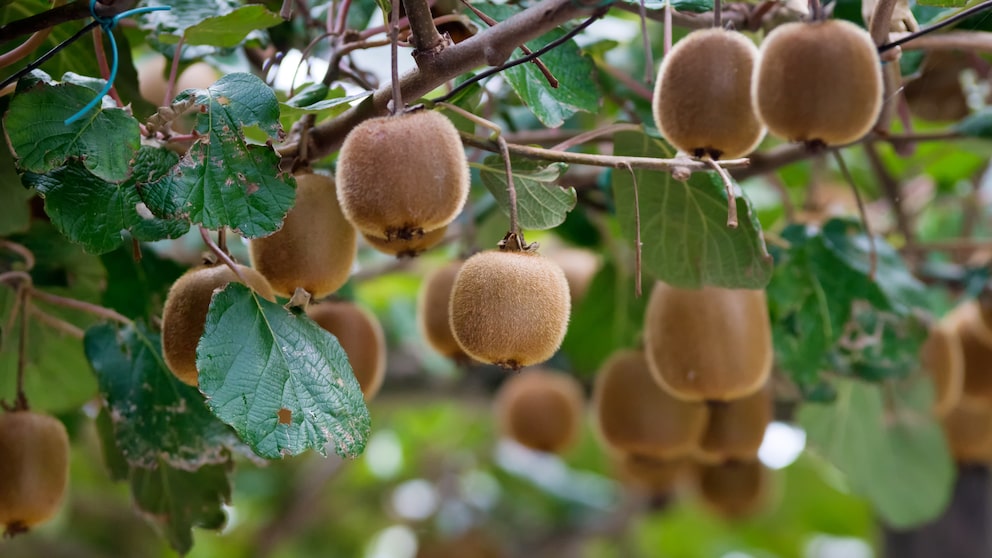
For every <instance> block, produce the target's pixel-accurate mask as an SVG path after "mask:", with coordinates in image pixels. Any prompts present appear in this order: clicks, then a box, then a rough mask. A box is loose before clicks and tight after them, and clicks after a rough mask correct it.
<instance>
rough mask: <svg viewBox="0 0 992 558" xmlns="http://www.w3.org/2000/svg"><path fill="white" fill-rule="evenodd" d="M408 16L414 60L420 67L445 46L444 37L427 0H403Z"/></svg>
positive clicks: (427, 63)
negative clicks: (435, 23) (438, 29)
mask: <svg viewBox="0 0 992 558" xmlns="http://www.w3.org/2000/svg"><path fill="white" fill-rule="evenodd" d="M403 7H404V8H406V17H407V19H408V20H409V22H410V44H412V45H413V60H414V61H415V62H416V63H417V66H418V67H422V66H427V65H429V64H430V61H431V60H432V59H433V58H434V57H436V56H437V55H438V53H440V52H441V51H442V50H444V47H445V40H444V37H442V36H441V34H440V33H438V31H437V26H436V25H434V16H433V15H432V14H431V7H430V4H429V3H428V2H427V0H403Z"/></svg>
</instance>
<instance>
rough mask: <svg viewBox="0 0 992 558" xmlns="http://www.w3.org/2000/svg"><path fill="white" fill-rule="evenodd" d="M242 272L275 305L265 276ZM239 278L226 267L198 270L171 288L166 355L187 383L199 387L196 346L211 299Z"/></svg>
mask: <svg viewBox="0 0 992 558" xmlns="http://www.w3.org/2000/svg"><path fill="white" fill-rule="evenodd" d="M237 267H238V271H239V272H240V273H241V275H242V276H243V277H244V278H245V281H247V282H248V287H250V288H251V289H252V290H253V291H255V292H256V293H258V294H259V295H260V296H261V297H262V298H264V299H267V300H269V301H271V302H275V300H276V297H275V293H273V292H272V287H271V286H270V285H269V282H268V281H267V280H266V279H265V277H264V276H262V274H261V273H259V272H257V271H255V270H254V269H252V268H250V267H245V266H243V265H238V266H237ZM231 281H238V282H240V280H239V279H238V277H237V275H235V274H234V272H233V271H231V268H229V267H227V266H226V265H224V264H218V265H212V266H207V267H196V268H193V269H190V270H189V271H187V272H186V273H184V274H183V275H182V276H181V277H180V278H179V279H176V282H175V283H173V284H172V287H171V288H170V289H169V294H168V295H167V296H166V297H165V308H164V309H163V310H162V356H164V357H165V363H166V364H167V365H168V366H169V370H171V371H172V373H173V374H175V375H176V377H177V378H179V379H180V380H181V381H182V382H183V383H185V384H189V385H191V386H196V385H198V383H199V382H198V378H199V372H198V371H197V369H196V346H197V345H199V344H200V337H201V336H202V335H203V330H204V327H205V326H206V322H207V311H208V310H209V309H210V299H211V297H212V296H213V294H214V291H215V290H216V289H222V288H224V287H225V286H227V284H228V283H230V282H231Z"/></svg>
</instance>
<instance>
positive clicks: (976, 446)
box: [943, 400, 992, 463]
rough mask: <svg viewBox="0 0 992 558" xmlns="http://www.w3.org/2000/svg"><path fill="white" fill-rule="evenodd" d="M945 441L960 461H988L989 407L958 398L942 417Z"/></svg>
mask: <svg viewBox="0 0 992 558" xmlns="http://www.w3.org/2000/svg"><path fill="white" fill-rule="evenodd" d="M943 426H944V433H945V434H946V436H947V445H948V447H949V448H950V450H951V455H952V456H954V459H956V460H957V461H960V462H964V463H992V407H989V405H988V404H987V403H986V402H984V401H982V402H976V401H968V400H962V401H960V402H959V403H958V405H957V406H956V407H954V409H952V410H951V412H950V413H949V414H948V415H947V416H945V417H944V418H943Z"/></svg>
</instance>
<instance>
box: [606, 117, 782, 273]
mask: <svg viewBox="0 0 992 558" xmlns="http://www.w3.org/2000/svg"><path fill="white" fill-rule="evenodd" d="M614 154H615V155H618V156H621V157H622V156H630V157H667V156H671V153H670V152H669V151H668V150H667V149H666V147H665V145H664V144H662V143H661V142H659V141H658V140H655V139H652V138H651V137H649V136H647V135H646V134H644V133H641V132H622V133H619V134H616V136H615V141H614ZM634 175H635V176H636V177H637V193H638V195H639V196H638V197H639V201H640V216H641V242H642V244H643V247H642V250H643V264H644V270H645V271H647V272H648V273H650V274H651V275H652V276H654V277H655V278H657V279H660V280H662V281H664V282H666V283H668V284H670V285H674V286H676V287H681V288H689V289H692V288H699V287H703V286H706V285H709V286H714V287H724V288H732V289H758V288H762V287H764V286H765V285H766V284H767V283H768V281H769V279H770V278H771V274H772V258H771V256H769V255H768V251H767V250H766V248H765V241H764V238H763V237H762V234H761V225H760V224H759V223H758V219H757V216H756V215H755V214H754V212H753V211H751V204H750V202H749V201H748V199H747V197H746V196H745V195H744V194H743V193H742V192H741V191H740V190H739V189H738V190H737V192H738V194H737V214H738V218H739V221H740V226H739V227H738V228H736V229H731V228H728V227H727V196H726V192H725V189H724V186H723V183H722V182H721V181H720V178H719V176H718V175H717V174H716V173H714V172H697V173H693V175H692V177H691V178H690V179H689V181H688V182H679V181H678V180H675V179H673V178H672V176H671V174H669V173H664V172H653V171H643V170H638V171H634ZM613 196H614V199H615V202H616V210H617V218H618V219H619V221H620V225H621V229H622V230H623V234H624V236H626V237H627V238H628V239H630V240H633V239H634V238H635V231H636V229H635V224H636V223H635V207H634V180H633V177H632V176H631V174H630V173H629V172H626V171H624V170H621V169H617V170H614V171H613Z"/></svg>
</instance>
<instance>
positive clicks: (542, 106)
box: [470, 3, 602, 128]
mask: <svg viewBox="0 0 992 558" xmlns="http://www.w3.org/2000/svg"><path fill="white" fill-rule="evenodd" d="M473 6H475V7H477V8H478V9H479V10H480V11H482V12H483V13H485V14H486V15H488V16H489V17H491V18H493V19H495V20H496V21H503V20H505V19H507V18H509V17H510V16H512V15H513V14H515V13H517V12H518V11H520V8H518V7H515V6H511V5H509V4H500V5H497V4H490V3H473ZM470 15H471V17H473V18H475V19H476V21H477V23H478V25H479V27H480V28H481V29H485V28H486V27H487V25H486V24H485V23H482V22H481V21H479V20H478V18H476V17H475V16H474V14H470ZM564 35H565V31H562V30H561V29H555V30H553V31H551V32H549V33H545V34H544V35H541V36H540V37H539V38H537V39H534V40H532V41H530V42H529V43H527V46H528V47H530V49H531V50H533V51H537V50H539V49H541V48H544V47H545V46H547V45H548V44H550V43H552V42H554V41H556V40H558V39H560V38H561V37H562V36H564ZM513 56H514V57H516V56H522V54H521V53H520V52H519V51H517V52H515V53H514V55H513ZM541 61H542V62H544V64H545V66H547V68H548V70H550V71H551V74H552V75H553V76H554V77H555V79H557V80H558V87H557V88H555V87H551V85H550V84H549V83H548V80H547V78H546V77H545V76H544V74H543V73H541V70H540V68H538V67H537V65H536V64H534V63H531V62H528V63H526V64H520V65H517V66H514V67H512V68H510V69H508V70H506V71H504V72H503V73H502V75H503V77H505V78H506V81H507V82H508V83H509V84H510V87H512V88H513V90H514V91H516V93H517V95H519V96H520V99H521V100H522V101H523V102H524V103H525V104H526V105H527V107H528V108H530V110H531V112H533V113H534V116H536V117H537V119H538V120H540V121H541V123H542V124H544V125H545V126H548V127H550V128H554V127H557V126H561V125H562V124H563V123H564V122H565V119H567V118H568V117H570V116H572V115H573V114H575V113H576V112H579V111H584V112H596V111H597V110H598V109H599V104H600V101H601V99H602V95H601V94H600V91H599V84H598V83H597V82H596V79H595V77H594V76H595V74H596V72H595V65H594V64H593V63H592V60H591V59H590V58H589V57H587V56H584V55H583V54H582V50H581V49H580V48H579V45H578V44H577V43H576V42H575V41H574V40H571V39H570V40H568V41H566V42H565V43H564V44H562V45H559V46H558V47H557V48H555V49H554V50H552V51H550V52H547V53H545V54H544V55H542V56H541Z"/></svg>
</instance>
